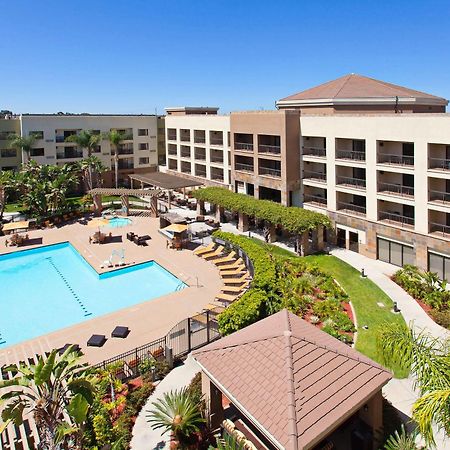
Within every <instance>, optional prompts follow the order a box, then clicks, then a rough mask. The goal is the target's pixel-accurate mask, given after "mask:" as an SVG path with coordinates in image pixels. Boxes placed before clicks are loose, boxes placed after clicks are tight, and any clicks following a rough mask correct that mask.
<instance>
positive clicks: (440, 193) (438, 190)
mask: <svg viewBox="0 0 450 450" xmlns="http://www.w3.org/2000/svg"><path fill="white" fill-rule="evenodd" d="M428 201H429V203H431V204H433V205H436V206H444V207H446V206H447V207H448V206H450V180H444V179H441V178H432V177H429V178H428Z"/></svg>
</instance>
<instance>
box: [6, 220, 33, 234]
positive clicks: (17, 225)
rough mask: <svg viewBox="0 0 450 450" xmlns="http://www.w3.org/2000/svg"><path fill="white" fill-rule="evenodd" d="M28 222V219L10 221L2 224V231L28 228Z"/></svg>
mask: <svg viewBox="0 0 450 450" xmlns="http://www.w3.org/2000/svg"><path fill="white" fill-rule="evenodd" d="M29 225H30V222H29V221H28V220H23V221H22V222H10V223H7V224H6V225H3V231H12V230H26V229H28V227H29Z"/></svg>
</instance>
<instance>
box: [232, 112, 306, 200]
mask: <svg viewBox="0 0 450 450" xmlns="http://www.w3.org/2000/svg"><path fill="white" fill-rule="evenodd" d="M237 135H249V136H250V135H251V136H252V140H253V146H252V148H250V147H248V148H242V145H240V143H239V142H237V141H236V136H237ZM267 135H269V136H277V137H279V140H280V144H279V150H278V152H279V153H278V154H276V153H268V152H265V151H261V145H262V144H261V143H262V142H263V141H262V136H267ZM231 142H232V144H231V148H232V151H231V155H232V172H231V173H232V184H233V186H234V187H235V186H236V182H238V184H240V183H246V184H253V185H254V195H255V197H256V198H260V197H261V193H260V188H261V187H265V188H269V189H274V190H277V191H280V192H281V203H282V204H283V205H290V199H289V192H292V193H293V197H295V193H296V192H298V191H299V189H300V176H299V174H300V121H299V112H298V111H294V110H285V111H260V112H237V113H232V114H231ZM263 145H264V144H263ZM239 158H247V159H248V158H251V160H252V161H253V170H245V171H244V170H240V169H239V162H238V161H240V160H242V159H239ZM247 159H246V160H247ZM270 162H279V163H280V164H281V173H280V174H279V176H274V175H272V174H269V173H262V171H261V169H262V167H263V164H268V163H270ZM236 164H238V165H236ZM236 168H238V169H236ZM237 189H238V190H239V189H240V188H239V187H238V188H237Z"/></svg>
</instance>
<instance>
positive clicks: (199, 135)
mask: <svg viewBox="0 0 450 450" xmlns="http://www.w3.org/2000/svg"><path fill="white" fill-rule="evenodd" d="M205 142H206V137H205V130H194V144H204V143H205Z"/></svg>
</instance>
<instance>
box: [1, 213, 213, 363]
mask: <svg viewBox="0 0 450 450" xmlns="http://www.w3.org/2000/svg"><path fill="white" fill-rule="evenodd" d="M83 222H84V223H83ZM100 230H101V232H102V233H104V234H106V235H107V236H108V237H109V233H111V238H109V239H108V240H107V242H105V243H103V244H94V243H90V239H89V238H90V237H92V235H93V234H94V233H95V232H98V231H99V230H96V229H94V228H93V227H90V226H88V225H87V224H86V220H80V219H74V220H72V221H71V222H69V223H67V224H65V225H63V226H60V227H54V228H51V229H43V230H29V231H28V232H27V233H28V235H29V242H30V243H31V244H29V245H24V246H22V247H19V248H17V247H6V245H5V240H6V239H7V238H8V236H1V237H0V254H5V253H10V252H16V251H21V250H27V249H31V248H36V247H39V246H42V245H51V244H56V243H60V242H70V243H71V244H72V245H73V246H74V247H75V248H76V249H77V251H78V252H79V253H80V255H82V256H83V258H84V259H85V260H86V261H87V262H88V263H89V264H90V265H91V266H92V267H93V268H94V269H95V270H96V271H97V272H98V273H102V272H107V271H110V270H113V269H115V268H116V267H108V264H105V262H106V261H108V260H109V259H110V258H111V255H112V254H113V252H114V251H116V253H120V254H123V255H124V258H123V262H124V263H125V265H133V264H138V263H141V262H145V261H150V260H154V261H156V262H157V263H158V264H160V265H161V266H163V267H164V268H165V269H167V270H168V271H169V272H171V273H172V274H173V275H175V276H176V277H178V278H179V279H180V280H181V281H183V282H184V283H185V284H187V285H188V287H187V288H185V289H183V290H182V291H179V292H174V293H172V294H169V295H165V296H163V297H159V298H156V299H153V300H151V301H148V302H143V303H140V304H137V305H134V306H132V307H129V308H125V309H121V310H118V311H115V312H113V313H110V314H106V315H103V316H100V317H96V318H93V319H90V320H87V321H85V322H82V323H80V324H77V325H74V326H71V327H68V328H65V329H61V330H58V331H55V332H53V333H49V334H47V335H43V336H40V337H38V338H36V339H32V340H29V341H25V342H22V343H20V344H17V345H13V346H10V347H6V348H5V349H1V350H0V366H2V365H4V364H10V363H15V362H18V361H21V360H26V359H27V358H29V357H34V356H35V355H36V354H42V353H43V352H46V351H49V350H51V349H53V348H59V347H62V346H64V345H65V344H66V343H75V344H79V345H80V347H81V349H82V351H83V353H84V354H85V356H84V358H85V360H86V361H88V362H89V363H91V364H95V363H98V362H101V361H103V360H105V359H107V358H109V357H112V356H115V355H117V354H119V353H121V352H124V351H127V350H131V349H133V348H135V347H137V346H139V345H143V344H146V343H148V342H150V341H152V340H154V339H157V338H159V337H161V336H163V335H165V334H166V333H167V332H168V331H169V330H170V329H171V328H172V327H173V326H174V325H175V324H177V323H178V322H179V321H181V320H183V319H184V318H186V317H190V316H193V315H195V313H197V312H199V311H201V310H202V309H203V307H204V306H205V305H206V304H208V303H210V302H211V301H212V300H213V299H214V297H215V296H216V295H217V293H218V292H219V291H220V289H221V286H222V282H221V279H220V276H219V271H218V270H217V268H216V267H215V266H214V264H211V263H209V262H208V261H205V260H203V259H201V258H198V257H196V256H195V255H194V254H193V253H192V252H191V251H190V250H188V249H184V250H173V249H169V248H167V240H166V238H165V237H164V236H163V235H161V234H160V233H159V232H158V230H159V219H157V218H148V217H133V218H132V223H131V224H130V225H127V226H124V227H121V228H109V227H107V226H104V227H101V228H100ZM130 232H133V233H135V234H136V235H138V236H145V235H147V236H149V237H150V239H149V240H146V245H137V244H136V243H135V242H133V241H130V240H129V239H127V233H130ZM112 263H113V264H114V265H117V264H118V263H119V260H117V259H113V260H112ZM11 300H14V299H11ZM118 325H122V326H126V327H129V328H130V330H131V333H130V335H129V336H128V337H127V338H126V339H123V340H122V339H120V340H119V339H112V338H111V337H110V336H111V332H112V330H113V329H114V328H115V327H116V326H118ZM92 334H104V335H105V336H106V337H107V338H108V340H107V342H106V343H105V345H104V346H103V347H101V348H96V347H87V345H86V343H87V340H88V339H89V337H90V336H91V335H92Z"/></svg>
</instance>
